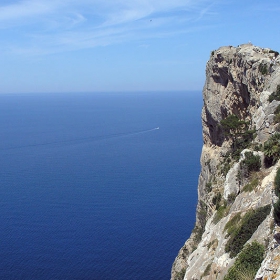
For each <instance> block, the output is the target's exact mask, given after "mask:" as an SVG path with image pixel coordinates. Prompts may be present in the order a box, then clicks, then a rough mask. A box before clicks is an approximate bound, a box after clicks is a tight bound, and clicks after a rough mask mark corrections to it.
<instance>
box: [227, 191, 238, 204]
mask: <svg viewBox="0 0 280 280" xmlns="http://www.w3.org/2000/svg"><path fill="white" fill-rule="evenodd" d="M236 196H237V194H235V193H231V194H229V195H228V198H227V202H228V203H229V204H232V203H233V202H234V201H235V199H236Z"/></svg>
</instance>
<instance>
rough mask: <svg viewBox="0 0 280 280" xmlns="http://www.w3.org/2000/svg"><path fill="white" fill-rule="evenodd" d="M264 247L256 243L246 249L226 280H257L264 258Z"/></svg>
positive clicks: (239, 256)
mask: <svg viewBox="0 0 280 280" xmlns="http://www.w3.org/2000/svg"><path fill="white" fill-rule="evenodd" d="M264 252H265V250H264V246H263V245H261V244H259V243H258V242H256V241H254V242H252V243H251V244H248V245H246V246H245V247H244V249H243V250H242V251H241V253H240V254H239V255H238V257H237V258H236V260H235V262H234V265H233V266H232V267H231V268H230V269H229V271H228V273H227V275H226V276H225V278H224V280H242V279H244V280H245V279H255V275H256V273H257V271H258V269H259V267H260V265H261V263H262V261H263V258H264Z"/></svg>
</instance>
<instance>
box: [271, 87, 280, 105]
mask: <svg viewBox="0 0 280 280" xmlns="http://www.w3.org/2000/svg"><path fill="white" fill-rule="evenodd" d="M273 100H277V101H280V85H278V86H277V88H276V92H273V93H271V95H270V96H269V98H268V101H269V102H272V101H273Z"/></svg>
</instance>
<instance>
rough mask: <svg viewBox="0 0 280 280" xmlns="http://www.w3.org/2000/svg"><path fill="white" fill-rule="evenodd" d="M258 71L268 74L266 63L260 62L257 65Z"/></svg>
mask: <svg viewBox="0 0 280 280" xmlns="http://www.w3.org/2000/svg"><path fill="white" fill-rule="evenodd" d="M259 71H260V72H261V73H262V74H263V75H267V74H268V69H267V65H266V64H264V63H261V64H260V65H259Z"/></svg>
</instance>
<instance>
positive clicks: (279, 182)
mask: <svg viewBox="0 0 280 280" xmlns="http://www.w3.org/2000/svg"><path fill="white" fill-rule="evenodd" d="M274 186H275V194H276V195H277V196H278V200H277V202H276V203H275V204H274V205H273V206H274V209H273V216H274V220H275V223H276V224H278V225H280V168H278V170H277V173H276V176H275V179H274Z"/></svg>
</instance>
